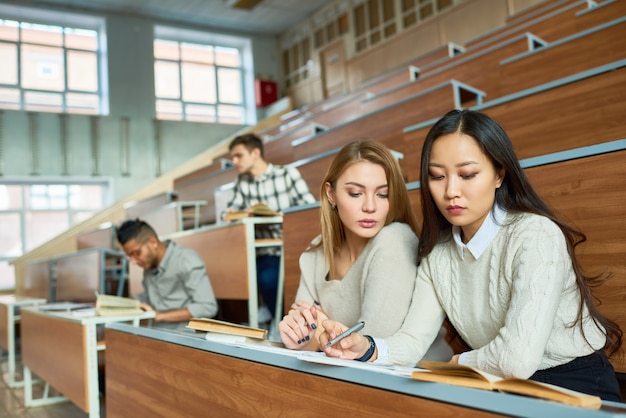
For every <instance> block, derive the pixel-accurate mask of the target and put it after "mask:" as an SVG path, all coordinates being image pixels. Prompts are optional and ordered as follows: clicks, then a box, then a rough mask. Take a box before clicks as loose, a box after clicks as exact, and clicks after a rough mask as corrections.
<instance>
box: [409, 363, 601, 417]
mask: <svg viewBox="0 0 626 418" xmlns="http://www.w3.org/2000/svg"><path fill="white" fill-rule="evenodd" d="M418 367H420V368H421V369H424V370H416V371H414V372H413V373H412V374H411V378H413V379H415V380H422V381H427V382H438V383H447V384H450V385H457V386H465V387H469V388H475V389H484V390H494V391H500V392H507V393H515V394H518V395H526V396H532V397H535V398H541V399H547V400H551V401H556V402H561V403H564V404H567V405H573V406H580V407H583V408H589V409H599V408H600V406H601V405H602V400H601V399H600V398H599V397H598V396H593V395H587V394H585V393H580V392H576V391H573V390H569V389H565V388H562V387H559V386H554V385H550V384H547V383H541V382H535V381H533V380H526V379H518V378H515V377H507V378H502V377H499V376H495V375H492V374H489V373H486V372H483V371H480V370H477V369H474V368H472V367H468V366H463V365H457V364H451V363H446V362H439V361H421V362H420V363H419V364H418Z"/></svg>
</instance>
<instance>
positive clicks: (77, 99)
mask: <svg viewBox="0 0 626 418" xmlns="http://www.w3.org/2000/svg"><path fill="white" fill-rule="evenodd" d="M65 100H66V103H65V107H66V109H67V111H68V112H71V113H82V114H85V115H97V114H98V113H99V110H100V98H99V97H98V95H97V94H80V93H68V94H67V95H66V96H65Z"/></svg>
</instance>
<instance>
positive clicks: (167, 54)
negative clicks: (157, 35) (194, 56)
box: [154, 39, 180, 60]
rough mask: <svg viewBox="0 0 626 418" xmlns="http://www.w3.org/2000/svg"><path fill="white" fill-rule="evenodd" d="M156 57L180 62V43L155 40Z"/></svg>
mask: <svg viewBox="0 0 626 418" xmlns="http://www.w3.org/2000/svg"><path fill="white" fill-rule="evenodd" d="M154 57H155V58H161V59H167V60H178V59H179V58H180V55H179V53H178V42H173V41H163V40H161V39H157V40H155V41H154Z"/></svg>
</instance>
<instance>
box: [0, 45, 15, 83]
mask: <svg viewBox="0 0 626 418" xmlns="http://www.w3.org/2000/svg"><path fill="white" fill-rule="evenodd" d="M0 62H1V63H2V65H0V84H17V46H16V45H14V44H5V43H0Z"/></svg>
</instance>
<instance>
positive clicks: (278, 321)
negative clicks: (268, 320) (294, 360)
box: [270, 246, 285, 341]
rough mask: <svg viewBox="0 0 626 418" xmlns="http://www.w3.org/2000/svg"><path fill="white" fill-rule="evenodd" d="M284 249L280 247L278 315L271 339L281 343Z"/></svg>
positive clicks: (276, 315)
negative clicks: (279, 328)
mask: <svg viewBox="0 0 626 418" xmlns="http://www.w3.org/2000/svg"><path fill="white" fill-rule="evenodd" d="M284 253H285V252H284V248H283V247H282V246H281V247H280V263H279V265H278V287H277V288H276V311H275V312H276V314H275V315H274V327H273V330H272V331H274V332H273V333H272V335H270V337H271V338H273V339H275V340H278V341H280V332H279V331H278V324H279V323H280V321H281V320H282V319H283V296H284V293H285V254H284Z"/></svg>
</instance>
